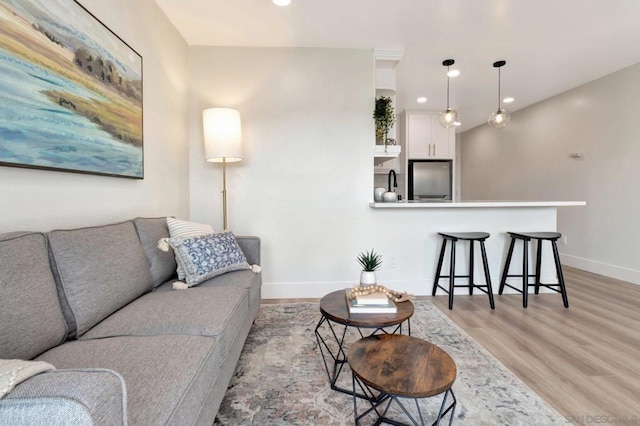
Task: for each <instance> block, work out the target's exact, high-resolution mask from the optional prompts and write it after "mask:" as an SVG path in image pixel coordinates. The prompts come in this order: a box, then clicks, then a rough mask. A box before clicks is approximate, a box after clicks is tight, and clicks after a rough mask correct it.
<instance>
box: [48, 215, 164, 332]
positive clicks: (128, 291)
mask: <svg viewBox="0 0 640 426" xmlns="http://www.w3.org/2000/svg"><path fill="white" fill-rule="evenodd" d="M48 237H49V243H50V246H51V257H52V259H53V271H54V277H55V278H56V284H57V285H58V286H59V287H60V288H61V289H62V292H63V294H64V297H65V299H66V302H67V303H68V306H69V311H68V314H67V315H66V317H67V318H66V319H67V323H68V324H69V328H70V329H72V330H73V329H75V330H76V332H75V333H73V335H75V336H76V337H77V336H81V335H82V334H84V333H85V332H86V331H87V330H88V329H90V328H91V327H93V326H94V325H96V324H97V323H98V322H100V321H102V320H103V319H104V318H106V317H107V316H109V315H110V314H112V313H113V312H115V311H116V310H118V309H120V308H121V307H123V306H124V305H126V304H127V303H129V302H131V301H132V300H134V299H136V298H138V297H140V296H141V295H142V294H144V293H145V292H148V291H150V290H151V273H150V271H149V267H148V266H147V259H146V258H145V255H144V251H143V250H142V245H141V244H140V240H139V239H138V235H137V234H136V230H135V228H134V226H133V223H132V222H123V223H118V224H113V225H106V226H100V227H94V228H82V229H74V230H64V231H52V232H50V233H49V234H48Z"/></svg>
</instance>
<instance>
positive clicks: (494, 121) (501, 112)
mask: <svg viewBox="0 0 640 426" xmlns="http://www.w3.org/2000/svg"><path fill="white" fill-rule="evenodd" d="M506 63H507V62H506V61H497V62H494V63H493V67H494V68H498V110H497V111H496V112H494V113H493V114H491V116H490V117H489V120H488V123H489V125H490V126H491V127H495V128H496V129H502V128H503V127H504V126H506V125H507V124H508V123H509V120H511V117H510V116H509V113H508V112H507V110H506V109H503V108H502V107H501V106H500V102H501V101H500V68H502V67H503V66H504V65H506Z"/></svg>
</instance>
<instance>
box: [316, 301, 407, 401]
mask: <svg viewBox="0 0 640 426" xmlns="http://www.w3.org/2000/svg"><path fill="white" fill-rule="evenodd" d="M396 306H397V307H398V312H396V313H393V314H350V313H349V307H348V306H347V297H346V292H345V290H338V291H334V292H332V293H329V294H327V295H326V296H324V297H323V298H322V299H321V300H320V313H321V314H322V317H321V318H320V321H318V325H317V326H316V329H315V335H316V340H317V341H318V347H319V348H320V352H321V355H322V361H323V362H324V366H325V369H326V371H327V376H328V377H329V382H330V383H331V389H333V390H335V391H338V392H343V393H346V394H349V395H352V390H351V389H346V388H344V387H339V386H338V385H336V382H337V381H338V377H339V376H340V373H341V372H342V367H343V366H344V364H346V363H347V350H346V344H345V343H346V342H345V337H346V335H347V329H348V328H349V327H354V328H355V329H356V330H357V331H358V333H359V335H360V337H364V334H363V332H362V329H370V330H371V329H372V331H371V333H368V334H369V335H374V334H376V333H384V334H386V333H391V334H393V333H402V324H403V323H404V322H407V328H408V333H409V334H411V320H410V318H411V316H412V315H413V312H414V309H413V303H411V302H410V301H406V302H402V303H396ZM389 327H392V329H391V330H387V329H388V328H389ZM328 361H329V362H328ZM330 364H331V365H330ZM358 396H360V397H364V396H363V395H361V394H358Z"/></svg>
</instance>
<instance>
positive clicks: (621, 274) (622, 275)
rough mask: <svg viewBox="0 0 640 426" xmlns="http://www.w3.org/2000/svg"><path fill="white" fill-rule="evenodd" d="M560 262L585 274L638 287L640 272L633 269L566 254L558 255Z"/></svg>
mask: <svg viewBox="0 0 640 426" xmlns="http://www.w3.org/2000/svg"><path fill="white" fill-rule="evenodd" d="M560 260H561V262H562V264H563V265H567V266H572V267H574V268H578V269H582V270H584V271H587V272H593V273H594V274H599V275H604V276H606V277H610V278H615V279H618V280H622V281H627V282H630V283H632V284H636V285H640V271H638V270H635V269H631V268H625V267H623V266H618V265H612V264H610V263H604V262H598V261H596V260H591V259H585V258H583V257H578V256H571V255H568V254H560Z"/></svg>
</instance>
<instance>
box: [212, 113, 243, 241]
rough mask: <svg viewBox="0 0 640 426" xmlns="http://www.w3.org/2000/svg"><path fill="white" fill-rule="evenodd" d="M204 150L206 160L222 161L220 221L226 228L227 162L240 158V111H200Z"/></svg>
mask: <svg viewBox="0 0 640 426" xmlns="http://www.w3.org/2000/svg"><path fill="white" fill-rule="evenodd" d="M202 122H203V126H204V151H205V157H206V159H207V161H209V162H212V163H222V223H223V226H224V229H225V230H226V229H227V163H235V162H237V161H241V160H242V149H241V148H242V147H241V140H242V131H241V125H240V113H239V112H238V111H237V110H235V109H231V108H209V109H205V110H204V111H203V112H202Z"/></svg>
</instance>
